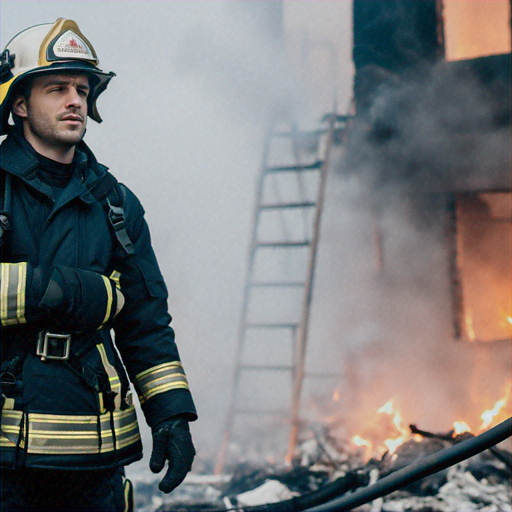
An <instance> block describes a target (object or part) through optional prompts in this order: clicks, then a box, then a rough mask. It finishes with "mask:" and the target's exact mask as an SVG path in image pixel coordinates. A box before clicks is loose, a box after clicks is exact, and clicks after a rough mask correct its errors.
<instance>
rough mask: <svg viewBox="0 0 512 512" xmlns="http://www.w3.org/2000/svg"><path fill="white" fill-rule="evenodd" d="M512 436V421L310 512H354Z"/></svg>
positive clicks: (310, 509)
mask: <svg viewBox="0 0 512 512" xmlns="http://www.w3.org/2000/svg"><path fill="white" fill-rule="evenodd" d="M510 436H512V418H509V419H508V420H505V421H504V422H502V423H500V424H499V425H497V426H496V427H494V428H492V429H490V430H488V431H486V432H484V433H483V434H480V435H478V436H476V437H473V438H471V439H467V440H465V441H462V442H460V443H458V444H456V445H454V446H450V447H449V448H446V449H444V450H440V451H438V452H435V453H432V454H431V455H428V456H427V457H424V458H423V459H420V460H418V461H416V462H414V463H413V464H410V465H408V466H406V467H404V468H402V469H400V470H398V471H396V472H394V473H392V474H391V475H388V476H386V477H384V478H383V479H382V480H379V481H378V482H376V483H375V484H373V485H370V486H369V487H365V488H364V489H359V490H357V491H355V492H354V493H352V494H350V495H348V496H343V497H341V498H337V499H335V500H332V501H330V502H328V503H324V504H322V505H319V506H317V507H312V508H308V509H307V511H308V512H341V511H345V512H346V511H350V510H352V509H353V508H355V507H359V506H360V505H363V504H365V503H368V502H370V501H373V500H375V499H377V498H380V497H382V496H386V495H387V494H390V493H392V492H393V491H396V490H397V489H401V488H402V487H404V486H406V485H408V484H410V483H412V482H415V481H417V480H421V479H422V478H425V477H427V476H429V475H432V474H433V473H437V472H438V471H441V470H443V469H446V468H447V467H450V466H453V465H454V464H457V463H459V462H461V461H463V460H465V459H469V458H470V457H473V456H474V455H477V454H478V453H480V452H483V451H485V450H487V449H489V448H491V447H492V446H494V445H496V444H498V443H501V442H502V441H504V440H505V439H507V438H509V437H510Z"/></svg>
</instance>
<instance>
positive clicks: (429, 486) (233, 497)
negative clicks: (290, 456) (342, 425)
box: [134, 429, 512, 512]
mask: <svg viewBox="0 0 512 512" xmlns="http://www.w3.org/2000/svg"><path fill="white" fill-rule="evenodd" d="M461 439H462V438H461ZM454 442H457V440H456V438H454V437H453V436H452V435H451V433H448V434H446V435H444V434H443V435H435V434H434V435H426V436H424V438H423V439H422V440H409V441H407V442H405V443H404V444H403V445H401V446H400V447H399V448H398V449H397V451H396V453H394V454H393V455H390V454H389V453H386V454H384V456H382V457H381V458H380V459H375V458H373V459H370V460H369V461H367V462H364V461H362V459H361V453H359V452H358V451H357V449H355V448H354V447H353V446H349V445H348V444H345V443H343V442H340V441H338V440H336V439H334V438H333V437H332V436H330V435H329V432H328V431H327V430H326V429H324V430H322V431H318V430H317V431H316V432H315V433H314V435H313V436H312V438H311V439H310V440H308V441H306V442H304V443H303V444H301V445H300V446H299V447H298V448H299V450H298V456H297V459H296V461H295V463H294V465H292V466H285V465H284V464H283V465H276V464H269V463H265V464H260V465H257V464H255V463H244V464H240V465H239V466H237V467H235V468H234V469H233V471H232V473H231V474H229V475H221V476H214V475H189V476H188V477H187V478H186V479H185V482H184V483H183V484H182V485H181V486H180V487H179V488H178V489H177V490H176V491H174V492H173V493H172V494H171V495H170V496H164V495H163V494H161V493H160V492H158V490H157V488H158V481H157V480H156V479H155V481H154V483H151V482H148V481H139V482H134V484H135V488H136V510H139V511H141V512H144V511H156V512H165V511H172V512H180V511H200V510H208V511H213V510H216V511H223V510H250V507H253V506H258V505H262V504H267V503H280V502H285V501H286V500H290V499H292V498H296V499H298V500H301V499H303V498H302V497H305V496H308V495H310V494H312V493H314V492H315V491H319V490H322V489H327V488H328V487H329V485H334V484H332V483H333V482H335V481H340V480H342V479H340V477H343V478H346V483H347V485H348V487H346V488H345V489H344V490H348V489H352V490H355V488H357V487H358V486H366V485H369V484H371V483H374V482H376V481H377V480H379V479H381V478H383V477H384V476H386V475H388V474H390V473H392V472H394V471H397V470H399V469H401V468H403V467H405V466H407V465H409V464H411V463H413V462H415V461H416V460H418V459H421V458H423V457H425V456H427V455H429V454H431V453H434V452H436V451H438V450H441V449H443V448H445V447H447V446H449V445H450V444H453V443H454ZM511 457H512V455H511V454H510V453H509V452H508V451H506V450H498V449H497V448H494V449H493V450H488V451H486V452H483V453H481V454H479V455H476V456H474V457H472V458H471V459H468V460H466V461H463V462H461V463H459V464H457V465H455V466H452V467H450V468H448V469H446V470H444V471H441V472H439V473H435V474H433V475H431V476H429V477H427V478H424V479H422V480H420V481H418V482H414V483H412V484H409V485H408V486H407V487H405V488H404V489H402V490H400V491H395V492H394V493H392V494H390V495H388V496H385V497H383V498H379V499H376V500H374V501H373V502H371V503H367V504H365V505H362V506H360V507H358V508H357V509H354V510H356V511H358V512H405V511H412V512H414V511H418V512H419V511H422V512H462V511H463V512H472V511H482V512H512V485H511V484H512V482H511V475H512V472H511V468H510V463H509V461H510V458H511ZM344 475H345V477H344ZM349 477H350V478H349ZM297 497H299V498H297ZM292 503H299V501H296V502H292ZM304 503H306V501H302V502H301V504H302V505H303V504H304ZM277 507H279V505H277ZM287 507H288V508H286V510H294V509H293V508H290V503H289V502H288V504H287ZM272 510H278V508H275V509H272ZM300 510H307V508H300Z"/></svg>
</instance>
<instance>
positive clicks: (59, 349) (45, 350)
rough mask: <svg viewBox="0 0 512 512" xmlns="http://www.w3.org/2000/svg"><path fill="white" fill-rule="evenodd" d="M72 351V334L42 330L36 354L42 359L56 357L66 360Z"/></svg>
mask: <svg viewBox="0 0 512 512" xmlns="http://www.w3.org/2000/svg"><path fill="white" fill-rule="evenodd" d="M70 352H71V334H59V333H53V332H49V331H41V332H40V333H39V334H38V336H37V346H36V355H38V356H40V357H41V361H46V360H47V359H55V360H58V361H66V360H68V359H69V354H70Z"/></svg>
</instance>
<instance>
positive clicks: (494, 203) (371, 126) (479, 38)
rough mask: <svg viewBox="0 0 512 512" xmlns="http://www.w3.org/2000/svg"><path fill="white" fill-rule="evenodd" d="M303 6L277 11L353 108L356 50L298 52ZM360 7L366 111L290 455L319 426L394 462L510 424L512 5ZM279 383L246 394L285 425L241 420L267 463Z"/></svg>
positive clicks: (322, 256) (326, 242)
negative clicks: (404, 454) (347, 91)
mask: <svg viewBox="0 0 512 512" xmlns="http://www.w3.org/2000/svg"><path fill="white" fill-rule="evenodd" d="M291 4H292V3H289V4H287V3H286V2H284V3H283V6H282V9H281V10H280V11H279V12H280V16H281V17H280V23H281V24H282V27H283V33H282V36H283V38H284V40H285V43H286V45H288V47H289V51H290V53H291V54H292V55H294V57H295V58H296V59H298V60H299V61H300V62H301V63H302V66H304V69H309V70H310V71H312V70H314V69H316V71H317V72H310V73H309V74H308V73H304V76H305V77H306V80H309V81H310V82H311V83H312V82H314V81H315V80H317V81H318V77H323V80H321V82H322V84H321V87H320V89H319V91H320V93H319V94H323V97H324V98H328V100H330V101H331V105H333V104H334V107H335V108H338V110H339V103H340V102H339V94H338V92H339V88H340V81H339V80H338V82H337V81H336V77H338V78H339V76H340V75H342V73H341V72H339V70H340V69H341V68H342V66H341V64H340V62H339V61H338V60H337V58H339V57H340V55H341V54H343V52H336V51H333V48H334V49H335V50H336V38H334V39H333V38H331V39H330V40H327V41H326V40H318V39H317V40H315V39H314V38H313V37H311V34H308V37H307V38H306V39H307V41H308V44H309V46H308V44H302V46H301V45H297V44H296V45H295V47H294V46H293V41H294V39H293V37H292V36H294V35H296V34H294V33H293V31H292V30H291V29H290V27H291V23H290V21H289V20H290V19H291V18H293V7H292V6H291ZM338 4H344V7H343V8H346V4H347V3H345V2H343V3H341V2H339V3H338ZM276 5H277V4H276ZM274 7H275V6H274ZM351 7H352V15H351V23H352V25H351V29H352V30H351V32H352V36H353V46H352V58H353V68H354V79H353V101H352V104H351V108H350V112H349V116H348V117H344V116H341V117H343V120H344V122H345V124H344V127H343V129H342V130H341V131H340V132H339V133H341V135H340V140H341V141H342V143H341V146H340V145H338V146H337V147H338V149H337V150H334V151H333V154H332V156H331V161H330V171H329V176H328V181H327V187H326V192H325V205H324V216H323V219H322V224H321V226H320V228H319V229H320V233H321V237H320V243H319V247H318V257H317V258H316V264H315V265H316V274H315V281H314V289H313V290H312V296H313V299H312V302H311V305H310V310H309V311H308V315H309V316H310V321H309V323H308V325H307V350H306V348H305V347H303V348H304V354H305V355H304V360H303V361H302V362H301V364H302V365H303V368H302V370H303V371H302V370H301V371H297V359H296V356H292V359H293V358H294V357H295V359H293V363H292V365H291V366H290V367H291V368H292V383H293V379H295V383H296V382H297V378H299V379H300V381H301V382H300V386H299V389H300V393H299V394H297V393H296V394H295V397H294V398H292V402H293V401H295V402H300V407H299V409H300V412H299V413H298V416H297V417H296V418H295V420H293V419H292V423H293V421H295V425H292V431H293V429H294V428H295V430H296V434H298V437H295V438H294V439H293V440H292V442H291V443H290V450H289V452H288V455H289V456H290V458H291V457H292V456H293V449H294V447H295V446H296V442H297V439H299V440H300V439H301V438H302V439H304V438H307V437H308V435H310V434H309V433H310V432H311V430H310V429H311V425H312V424H315V423H318V422H320V423H321V424H327V425H329V426H330V428H332V429H333V430H336V429H338V430H339V431H340V432H341V434H340V435H342V436H344V437H346V436H348V437H352V436H355V437H353V439H355V443H359V444H363V445H364V446H366V447H368V449H369V453H371V452H372V451H375V450H377V451H378V450H380V451H381V453H382V451H384V450H390V449H395V448H396V446H398V445H400V443H401V442H403V441H404V440H405V439H407V438H408V437H410V436H411V433H410V431H408V429H407V428H406V427H405V426H406V425H407V424H408V423H417V424H419V425H423V426H424V427H425V428H428V429H432V430H438V431H439V430H444V431H447V430H449V429H450V428H451V427H452V424H453V422H455V421H458V422H464V424H466V425H467V428H471V429H472V430H473V431H474V432H478V431H479V430H483V429H486V428H488V427H489V426H490V425H492V424H494V423H495V422H497V421H499V420H500V419H503V418H504V417H507V416H509V415H510V410H511V391H510V386H511V372H512V353H511V334H512V302H511V301H512V299H511V297H512V276H511V260H512V240H511V233H512V229H511V228H512V225H511V219H512V194H511V190H512V186H511V144H510V113H511V96H510V94H511V93H510V2H508V1H504V0H503V1H489V2H471V1H465V2H453V1H450V0H448V1H445V2H441V1H434V0H425V1H422V2H407V1H396V0H395V1H387V0H382V1H379V2H365V1H358V0H356V1H354V2H353V4H352V6H351ZM329 8H331V9H335V7H333V4H331V5H330V7H329ZM339 8H340V9H341V8H342V7H341V5H340V6H339ZM332 18H333V19H334V18H336V17H335V16H332ZM338 19H341V18H338ZM287 20H288V21H287ZM345 22H346V20H345ZM341 30H342V29H341V27H340V31H341ZM302 43H304V40H303V41H302ZM297 47H300V48H301V52H302V53H301V52H297V51H295V53H294V52H293V49H294V48H295V50H297ZM290 48H291V49H290ZM304 48H306V50H305V49H304ZM319 48H320V49H321V50H319ZM321 51H323V52H324V53H323V55H322V54H321ZM318 52H320V53H318ZM298 53H300V54H301V55H302V60H300V58H298V57H297V54H298ZM315 58H316V60H315ZM322 62H323V63H324V64H323V67H322ZM308 66H309V67H308ZM315 66H316V68H315ZM333 69H334V70H333ZM336 69H338V72H336ZM342 85H343V86H346V80H345V81H344V82H343V84H342ZM312 88H313V89H314V86H312ZM336 88H338V89H336ZM326 90H328V91H330V93H329V94H326V93H325V91H326ZM333 98H334V99H333ZM335 113H336V112H335ZM338 118H340V116H338ZM338 142H339V141H338ZM289 267H290V265H288V269H289ZM261 338H262V337H261V336H260V341H261ZM292 338H293V336H292ZM292 342H293V339H292ZM287 343H288V342H287ZM269 344H270V345H272V344H273V342H272V343H270V342H269ZM253 345H255V343H253ZM273 346H274V348H275V349H276V350H277V351H278V352H279V350H280V353H281V355H282V354H283V353H284V352H285V351H287V350H288V349H286V350H285V349H284V348H283V346H282V345H280V346H281V348H282V350H281V349H279V350H278V349H277V348H276V347H277V344H273ZM253 348H254V347H253ZM244 350H246V348H245V349H244ZM299 351H300V350H299ZM254 354H258V351H257V350H256V351H253V355H254ZM261 355H262V352H260V353H259V356H261ZM251 357H252V356H251ZM254 357H256V356H254ZM277 360H278V356H276V357H275V358H274V359H273V361H272V362H268V361H267V362H266V363H265V361H263V362H262V363H261V364H259V367H258V369H259V370H265V364H267V368H266V369H267V370H268V369H269V368H270V369H274V370H275V369H277V366H273V367H272V365H278V363H276V361H277ZM240 364H241V363H240ZM294 365H295V366H294ZM281 366H282V367H284V366H285V365H284V363H283V364H282V365H281ZM271 367H272V368H271ZM255 369H256V368H255V367H254V368H253V367H251V370H255ZM276 373H277V372H274V375H275V374H276ZM266 375H267V376H268V375H269V374H266ZM297 375H299V377H297ZM318 377H319V378H318ZM283 379H285V380H282V381H279V379H278V378H277V377H276V378H274V377H272V378H268V379H267V378H266V377H261V376H260V377H258V378H256V380H254V381H253V384H250V385H249V388H248V389H249V391H248V392H247V393H246V394H245V395H244V394H243V393H241V394H242V396H244V397H245V398H244V400H245V405H247V403H249V402H250V401H251V400H253V399H255V400H256V398H258V399H260V403H263V404H266V405H267V406H268V405H269V404H272V405H274V406H275V407H277V408H278V409H280V412H281V413H282V412H283V411H284V413H285V414H284V417H285V419H284V420H283V416H281V418H280V419H279V420H277V421H274V423H272V421H270V422H267V421H266V417H264V414H263V412H262V410H261V409H260V410H259V412H256V414H257V416H258V421H256V422H255V421H249V422H248V423H245V424H243V423H240V425H245V426H243V427H242V428H240V429H239V430H240V431H243V432H244V435H245V438H244V435H242V436H241V437H239V438H238V439H239V442H240V443H242V445H243V446H245V447H246V448H247V447H249V446H253V447H255V448H254V450H255V452H256V453H258V454H259V455H261V454H262V453H267V454H268V453H272V451H273V453H274V455H275V456H276V457H277V458H279V457H281V456H283V455H284V453H283V451H285V450H286V447H285V445H286V441H284V442H283V437H282V435H281V433H282V431H283V427H284V429H285V430H286V428H289V426H290V424H289V416H288V420H286V417H287V416H286V415H287V407H291V408H292V409H293V405H294V404H291V406H290V403H289V402H286V399H284V401H282V400H281V395H283V394H284V395H286V394H287V393H289V394H288V396H292V395H293V393H292V388H293V387H294V386H293V385H291V384H290V375H289V374H288V375H286V376H285V377H283ZM269 383H270V384H269ZM242 385H243V382H242V381H237V386H238V387H242ZM295 387H296V386H295ZM265 393H266V395H265ZM258 394H260V395H261V396H258V397H256V398H254V397H255V396H256V395H258ZM276 404H277V405H276ZM295 405H297V404H296V403H295ZM267 412H268V411H267ZM253 413H254V411H253ZM287 421H288V423H287ZM230 422H231V423H235V421H234V418H233V417H230ZM460 424H461V423H459V425H460ZM248 425H249V426H248ZM258 428H260V430H261V431H260V432H259V433H258ZM230 429H231V433H232V434H233V438H236V436H235V435H234V430H235V429H234V427H233V426H232V425H231V426H230ZM269 429H272V430H271V431H272V432H273V435H272V436H270V437H271V438H272V439H269V436H268V435H267V434H266V433H268V432H269ZM406 430H407V432H408V433H405V431H406ZM262 439H263V442H262V443H260V444H258V443H259V441H260V440H262ZM258 446H259V448H258ZM261 446H266V447H267V448H268V451H267V452H266V451H265V449H263V450H262V449H261ZM392 446H394V448H391V447H392Z"/></svg>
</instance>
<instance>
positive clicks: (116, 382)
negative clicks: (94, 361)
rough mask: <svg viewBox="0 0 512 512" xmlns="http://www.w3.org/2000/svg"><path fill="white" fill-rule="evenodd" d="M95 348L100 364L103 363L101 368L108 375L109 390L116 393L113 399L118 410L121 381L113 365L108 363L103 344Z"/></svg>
mask: <svg viewBox="0 0 512 512" xmlns="http://www.w3.org/2000/svg"><path fill="white" fill-rule="evenodd" d="M96 348H97V349H98V352H99V353H100V357H101V362H102V363H103V367H104V368H105V371H106V372H107V375H108V380H109V382H110V389H111V390H112V391H113V392H114V393H117V394H116V396H115V398H114V404H115V407H116V409H119V408H120V407H121V381H120V379H119V375H118V373H117V371H116V369H115V368H114V366H113V365H111V364H110V361H109V360H108V357H107V352H106V350H105V346H104V345H103V343H99V344H98V345H96Z"/></svg>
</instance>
